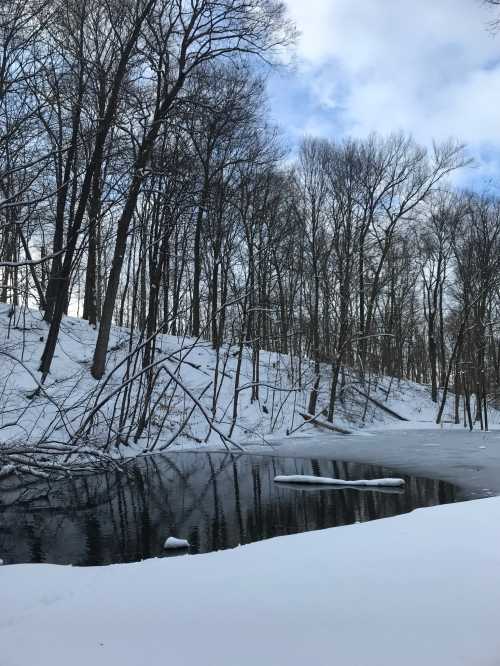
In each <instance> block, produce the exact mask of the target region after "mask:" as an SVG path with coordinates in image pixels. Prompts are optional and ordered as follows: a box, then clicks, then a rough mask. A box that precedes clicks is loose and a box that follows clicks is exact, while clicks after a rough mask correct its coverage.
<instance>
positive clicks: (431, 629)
mask: <svg viewBox="0 0 500 666" xmlns="http://www.w3.org/2000/svg"><path fill="white" fill-rule="evenodd" d="M0 589H1V590H2V594H1V596H0V617H1V620H0V644H1V645H2V652H1V659H0V661H1V663H2V666H26V665H27V664H36V666H49V665H50V666H63V665H65V664H68V663H71V664H72V666H88V665H89V664H93V666H109V664H120V666H137V665H138V664H155V663H157V662H158V660H159V659H160V660H161V655H164V654H168V656H169V661H172V662H175V663H176V664H182V665H183V666H195V665H196V664H199V663H206V664H209V665H210V666H211V665H212V664H217V666H234V664H238V666H255V664H263V666H304V664H315V666H331V664H333V663H341V664H343V666H365V665H366V664H370V666H393V665H394V666H396V665H397V666H400V664H401V663H404V664H405V666H422V664H427V665H428V666H438V665H439V666H461V665H463V666H486V665H489V666H492V665H493V664H495V663H498V658H499V655H500V634H499V632H498V609H499V608H500V498H494V499H486V500H478V501H474V502H467V503H462V504H454V505H447V506H443V507H436V508H432V509H425V510H419V511H415V512H414V513H411V514H408V515H404V516H400V517H397V518H390V519H386V520H381V521H374V522H371V523H364V524H359V525H353V526H349V527H343V528H335V529H331V530H325V531H320V532H315V533H309V534H300V535H296V536H291V537H285V538H278V539H271V540H268V541H262V542H259V543H257V544H254V545H252V546H248V547H244V548H237V549H235V550H232V551H224V552H219V553H213V554H209V555H199V556H194V557H189V556H188V557H184V558H174V559H170V558H169V559H167V560H149V561H145V562H141V563H137V564H131V565H117V566H110V567H102V568H86V569H78V568H72V567H57V566H50V565H18V566H7V567H3V568H1V569H0ZM173 600H175V603H172V601H173Z"/></svg>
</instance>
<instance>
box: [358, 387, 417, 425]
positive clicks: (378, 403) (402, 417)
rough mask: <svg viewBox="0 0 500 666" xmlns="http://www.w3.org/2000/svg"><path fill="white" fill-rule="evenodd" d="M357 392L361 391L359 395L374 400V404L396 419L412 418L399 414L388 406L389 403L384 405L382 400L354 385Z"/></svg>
mask: <svg viewBox="0 0 500 666" xmlns="http://www.w3.org/2000/svg"><path fill="white" fill-rule="evenodd" d="M352 388H353V389H354V390H355V391H356V393H359V395H362V396H363V398H366V399H367V400H369V401H370V402H372V403H373V404H374V405H376V406H377V407H379V408H380V409H382V410H383V411H384V412H387V414H390V415H391V416H394V418H395V419H398V420H399V421H409V420H410V419H407V418H405V417H404V416H401V414H398V413H397V412H395V411H394V410H393V409H390V408H389V407H387V405H384V404H383V403H382V402H380V401H379V400H377V399H376V398H372V397H371V395H368V394H367V393H364V392H363V391H361V389H359V388H357V387H356V386H353V387H352Z"/></svg>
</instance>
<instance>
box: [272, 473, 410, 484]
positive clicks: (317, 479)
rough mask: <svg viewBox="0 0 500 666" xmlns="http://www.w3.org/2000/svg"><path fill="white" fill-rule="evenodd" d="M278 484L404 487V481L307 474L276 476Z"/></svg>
mask: <svg viewBox="0 0 500 666" xmlns="http://www.w3.org/2000/svg"><path fill="white" fill-rule="evenodd" d="M274 480H275V481H276V483H321V484H324V485H329V486H385V487H387V486H404V485H405V481H404V479H357V480H356V481H346V480H345V479H329V478H327V477H325V476H307V475H305V474H292V475H290V476H275V477H274Z"/></svg>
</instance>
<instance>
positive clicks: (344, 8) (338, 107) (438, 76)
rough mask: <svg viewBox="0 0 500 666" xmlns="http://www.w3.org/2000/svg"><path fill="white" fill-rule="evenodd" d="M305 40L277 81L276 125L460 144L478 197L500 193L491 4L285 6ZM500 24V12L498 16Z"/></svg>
mask: <svg viewBox="0 0 500 666" xmlns="http://www.w3.org/2000/svg"><path fill="white" fill-rule="evenodd" d="M286 4H287V5H288V7H289V13H290V16H291V18H292V19H293V20H294V21H295V23H296V26H297V28H298V30H299V32H300V35H299V38H298V43H297V48H296V64H295V66H294V68H293V69H291V70H287V71H280V72H274V73H273V74H272V76H271V80H270V85H269V94H270V101H271V109H272V112H273V115H274V118H275V120H276V121H277V122H278V123H279V124H280V125H281V126H282V127H283V130H284V132H285V135H286V137H287V138H288V140H289V142H290V143H291V145H296V144H297V143H298V141H300V137H301V136H303V135H305V134H306V135H318V136H323V137H330V138H340V137H343V136H348V135H350V136H357V137H364V136H367V135H368V134H369V133H370V132H373V131H376V132H379V133H381V134H388V133H390V132H393V131H398V130H403V131H405V132H409V133H411V134H412V135H413V136H414V137H415V139H417V140H418V141H420V142H421V143H424V144H426V145H430V143H431V141H432V140H436V141H440V140H446V139H448V138H451V137H456V138H458V139H460V141H462V142H464V143H465V144H466V145H467V150H468V153H469V155H470V156H471V157H472V158H474V160H475V164H474V167H473V168H471V169H468V170H467V173H464V174H462V176H461V178H462V180H463V181H464V184H467V185H468V186H472V187H475V188H481V189H483V188H486V189H488V188H490V187H495V188H496V187H497V185H500V32H499V33H496V34H495V32H494V30H492V27H491V22H492V20H493V19H494V17H495V15H496V14H495V12H494V10H493V8H491V7H487V6H485V4H484V2H483V0H286ZM497 11H498V15H499V16H500V8H497Z"/></svg>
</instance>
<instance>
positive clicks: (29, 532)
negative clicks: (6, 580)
mask: <svg viewBox="0 0 500 666" xmlns="http://www.w3.org/2000/svg"><path fill="white" fill-rule="evenodd" d="M277 474H314V475H319V476H329V477H337V478H342V479H347V480H352V479H359V478H376V477H387V476H398V477H399V476H401V474H395V473H394V472H392V471H391V470H388V469H386V468H382V467H376V466H372V465H362V464H359V463H345V462H333V461H326V460H322V461H318V460H304V459H286V458H285V459H284V458H271V457H267V456H246V455H239V454H225V453H212V454H209V453H206V454H204V453H177V454H171V455H168V456H151V457H148V458H143V459H140V460H138V461H136V462H135V463H134V464H133V466H132V467H131V468H130V470H129V474H128V475H124V474H117V473H113V474H102V475H99V476H93V477H87V478H80V479H75V480H73V481H64V482H59V483H58V484H57V485H55V486H52V487H51V488H48V487H47V486H45V485H44V484H43V483H41V484H37V485H36V486H34V487H32V488H31V489H30V490H29V492H28V493H26V492H24V494H23V495H19V494H17V495H16V494H15V493H13V492H9V493H7V492H3V493H0V558H1V559H3V560H4V562H5V563H6V564H13V563H20V562H52V563H58V564H74V565H95V564H110V563H113V562H133V561H137V560H141V559H145V558H148V557H158V556H164V555H165V553H164V551H163V543H164V542H165V539H166V538H167V537H168V536H176V537H180V538H184V539H188V541H189V542H190V544H191V547H190V549H189V552H190V553H192V554H195V553H205V552H209V551H214V550H221V549H224V548H232V547H234V546H237V545H239V544H246V543H250V542H252V541H259V540H260V539H267V538H269V537H274V536H278V535H285V534H294V533H296V532H307V531H309V530H317V529H322V528H326V527H334V526H337V525H347V524H350V523H354V522H362V521H367V520H373V519H376V518H383V517H386V516H393V515H396V514H400V513H405V512H408V511H411V510H412V509H415V508H417V507H423V506H432V505H435V504H444V503H448V502H453V501H455V499H456V498H457V489H456V488H455V486H453V485H451V484H449V483H445V482H442V481H434V480H429V479H422V478H416V477H408V476H404V477H403V478H405V479H406V487H405V488H404V489H397V488H393V489H364V490H358V489H353V488H331V487H324V486H322V487H320V488H317V487H316V488H303V487H299V488H298V487H297V486H288V487H287V486H284V485H281V484H276V483H274V481H273V479H274V476H275V475H277ZM49 491H50V492H49Z"/></svg>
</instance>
